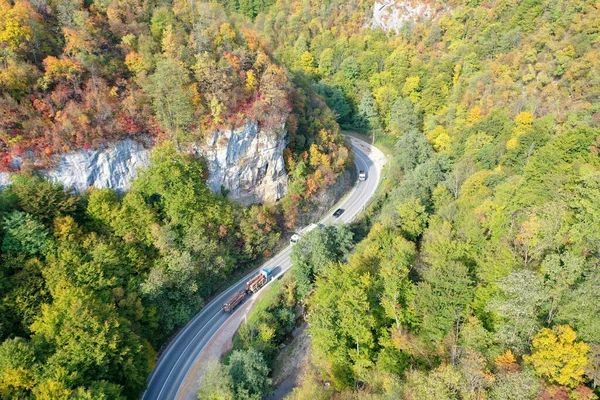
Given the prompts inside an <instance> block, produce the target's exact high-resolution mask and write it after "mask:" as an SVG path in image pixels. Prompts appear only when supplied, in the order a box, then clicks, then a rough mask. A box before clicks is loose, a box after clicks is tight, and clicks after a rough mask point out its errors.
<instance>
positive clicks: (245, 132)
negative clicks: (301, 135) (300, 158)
mask: <svg viewBox="0 0 600 400" xmlns="http://www.w3.org/2000/svg"><path fill="white" fill-rule="evenodd" d="M194 149H195V150H196V152H197V153H198V154H201V155H202V156H203V157H204V158H205V159H206V162H207V164H208V170H209V172H210V174H209V179H208V182H207V183H208V186H210V188H211V190H212V191H214V192H215V193H219V192H220V191H221V190H222V189H225V190H227V192H228V194H229V196H230V197H231V198H232V199H234V200H236V201H238V202H240V203H242V204H250V203H262V202H274V201H277V200H279V199H280V198H282V197H283V196H284V195H285V193H286V190H287V182H288V178H287V173H286V171H285V165H284V161H283V150H284V149H285V130H284V127H283V125H281V126H280V127H279V129H278V130H273V129H264V128H262V127H260V126H259V125H258V123H256V122H249V123H247V124H246V125H244V126H242V127H240V128H237V129H227V130H218V131H216V132H215V133H214V134H212V135H210V136H209V137H208V139H207V140H206V141H205V142H204V143H198V144H197V145H196V146H194Z"/></svg>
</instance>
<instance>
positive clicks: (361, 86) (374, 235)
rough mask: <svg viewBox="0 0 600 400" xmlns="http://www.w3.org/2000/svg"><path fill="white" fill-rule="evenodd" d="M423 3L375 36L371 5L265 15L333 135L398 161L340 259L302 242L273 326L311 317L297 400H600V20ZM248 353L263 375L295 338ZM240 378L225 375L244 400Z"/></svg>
mask: <svg viewBox="0 0 600 400" xmlns="http://www.w3.org/2000/svg"><path fill="white" fill-rule="evenodd" d="M399 3H402V2H399ZM415 3H419V2H415V1H413V2H411V4H413V5H415ZM427 3H428V4H430V5H431V6H432V7H433V8H435V9H436V10H437V11H436V13H435V15H434V16H432V17H431V18H427V17H426V16H423V17H422V18H421V19H419V20H415V21H414V22H412V23H411V22H407V23H405V24H404V25H403V26H402V27H399V29H398V32H397V33H396V32H395V31H390V32H384V31H382V30H373V29H370V28H369V24H370V13H371V11H372V6H373V4H372V3H371V2H368V1H360V2H351V1H347V2H346V1H326V2H311V1H301V2H293V3H292V2H285V1H278V2H276V3H275V4H274V5H273V6H271V7H270V8H269V9H268V10H267V11H266V12H264V13H259V14H258V15H257V16H256V17H255V26H256V27H257V29H258V30H260V31H261V32H262V34H263V38H264V39H265V40H267V41H269V42H270V43H271V45H272V46H273V48H274V55H275V57H276V58H277V59H280V60H282V61H283V62H284V63H285V65H286V66H287V67H288V68H289V69H290V70H292V71H294V72H295V73H296V74H297V75H299V76H303V77H304V79H306V80H309V81H310V82H311V84H312V86H313V88H314V89H315V91H317V92H318V93H319V94H320V95H321V96H323V98H324V99H325V101H326V102H327V104H328V105H329V107H331V109H332V110H334V111H335V115H336V119H337V121H338V123H340V124H341V125H342V126H343V127H345V128H347V129H353V130H360V131H363V132H365V133H368V134H375V136H376V138H377V139H378V140H379V143H380V144H381V145H384V146H385V147H387V148H388V149H391V152H392V163H391V165H390V167H389V171H388V175H387V180H386V181H385V183H384V195H383V196H382V197H381V198H380V200H379V201H378V203H377V204H376V205H375V206H373V207H372V208H371V209H370V210H368V212H367V213H366V215H365V217H364V220H363V225H362V227H358V228H357V229H356V232H357V233H360V232H362V229H363V228H365V227H366V228H368V230H369V233H368V235H367V236H366V238H364V239H363V240H362V241H361V242H360V243H358V244H357V245H356V247H355V248H354V251H353V252H352V254H350V255H348V256H347V258H346V259H345V260H344V259H343V258H344V257H342V259H341V260H340V255H339V254H338V255H336V254H332V253H331V250H332V248H329V249H327V248H326V249H323V246H321V245H316V244H315V243H329V244H330V246H334V247H335V246H340V245H341V243H339V242H335V241H327V240H326V239H325V236H321V237H320V238H317V239H315V238H310V237H309V238H306V239H305V240H303V241H301V242H300V243H299V244H298V245H297V246H298V247H297V248H296V249H295V250H294V252H300V253H303V252H304V253H306V254H309V255H308V256H307V255H306V254H305V255H304V256H302V257H297V258H296V259H295V269H296V272H295V278H294V280H295V282H291V283H288V285H287V286H286V288H282V289H281V291H280V297H279V300H277V302H276V303H275V304H274V306H273V308H272V309H271V313H272V317H269V316H268V315H267V316H266V317H264V318H265V320H266V321H268V320H269V318H278V315H280V314H278V313H279V311H278V309H279V308H278V307H282V304H283V306H284V307H289V305H288V306H286V301H288V300H287V299H289V297H287V294H288V293H292V294H293V295H294V296H296V299H298V300H299V301H300V302H301V303H303V304H304V305H305V306H306V307H307V309H306V313H305V317H306V319H307V321H308V324H309V332H310V334H311V339H312V351H311V362H312V364H313V365H314V368H309V369H308V372H307V373H306V374H305V376H304V377H303V379H302V382H301V384H300V386H299V387H298V388H296V389H295V390H294V393H293V394H291V396H290V398H292V399H306V398H312V399H328V398H339V399H346V398H347V399H368V398H372V399H380V398H381V399H388V398H390V399H397V398H403V399H483V398H491V399H592V398H597V395H598V394H599V393H600V392H599V389H598V388H597V384H598V382H599V377H600V319H599V318H598V316H599V315H600V308H599V304H600V298H599V297H598V293H600V292H599V289H600V286H599V285H600V263H599V260H600V258H599V257H600V253H599V248H598V245H599V243H600V242H599V239H600V231H599V230H598V226H599V225H598V224H599V222H600V220H599V218H600V159H599V152H600V129H599V124H600V113H599V111H600V110H599V100H600V75H599V72H598V71H600V69H599V67H600V47H599V46H600V25H599V24H598V21H599V20H600V9H599V7H598V4H597V3H596V2H593V1H570V0H564V1H563V0H561V1H543V0H527V1H510V0H509V1H488V2H479V1H450V2H443V3H442V2H439V3H437V2H431V1H428V2H427ZM359 228H360V229H359ZM311 235H325V233H319V232H315V233H313V234H311ZM297 254H299V253H297ZM307 260H309V261H308V262H307ZM255 327H257V329H261V325H260V324H255ZM263 328H264V327H263ZM244 329H245V328H244ZM244 329H242V330H241V331H240V335H242V336H243V330H244ZM259 332H263V331H260V330H259ZM251 337H252V336H251ZM255 337H256V338H257V339H256V343H247V344H246V347H248V350H247V351H248V352H252V351H254V350H259V351H262V352H263V357H262V358H263V359H264V360H266V370H267V371H268V367H269V366H270V365H271V364H270V360H272V353H270V350H269V349H271V347H269V346H270V345H269V343H275V344H278V343H280V342H281V340H282V339H281V338H279V337H278V336H276V335H275V336H272V337H271V336H268V335H267V336H261V334H257V336H255ZM265 338H266V339H265ZM261 340H262V342H261ZM265 341H266V342H267V343H266V344H265V343H263V342H265ZM265 349H266V350H265ZM238 357H239V355H238ZM247 357H248V358H252V357H254V355H252V354H251V355H248V356H247ZM246 365H247V368H248V369H250V368H251V367H250V366H249V365H250V364H246ZM255 365H256V364H255ZM236 368H238V369H235V368H233V367H229V369H228V368H227V367H223V368H222V370H221V371H220V374H221V375H220V379H221V381H222V382H225V384H223V385H222V386H221V390H222V392H221V393H224V392H227V391H226V390H225V389H223V388H226V389H227V388H228V389H227V390H230V393H232V396H233V397H235V398H238V397H239V396H241V394H240V393H245V392H244V390H247V388H248V387H252V386H249V385H251V383H248V382H247V381H244V380H243V379H240V375H239V374H237V373H238V372H239V366H236ZM227 372H229V376H230V378H227ZM255 372H256V371H255ZM216 376H219V375H218V374H217V373H213V375H212V376H211V378H212V379H213V380H215V379H216V378H215V377H216ZM223 376H225V378H224V377H223ZM247 376H251V375H247ZM252 376H255V375H252ZM228 379H229V380H228ZM228 382H229V383H228ZM268 383H269V382H260V385H258V386H257V387H259V388H260V390H268V389H265V388H268ZM252 390H254V392H252V391H251V392H250V394H251V396H249V397H250V398H255V397H252V396H256V395H257V394H258V392H257V389H256V387H252ZM206 396H207V394H206V392H202V391H201V393H200V398H208V397H206ZM242 397H243V396H242ZM224 398H227V397H224Z"/></svg>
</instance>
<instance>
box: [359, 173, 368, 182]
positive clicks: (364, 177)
mask: <svg viewBox="0 0 600 400" xmlns="http://www.w3.org/2000/svg"><path fill="white" fill-rule="evenodd" d="M358 180H359V181H366V180H367V172H366V171H360V172H359V173H358Z"/></svg>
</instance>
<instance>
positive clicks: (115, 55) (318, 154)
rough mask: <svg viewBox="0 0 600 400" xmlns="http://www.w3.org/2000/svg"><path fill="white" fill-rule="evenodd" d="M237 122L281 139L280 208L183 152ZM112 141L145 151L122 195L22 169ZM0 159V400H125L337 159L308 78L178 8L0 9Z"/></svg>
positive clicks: (244, 36)
mask: <svg viewBox="0 0 600 400" xmlns="http://www.w3.org/2000/svg"><path fill="white" fill-rule="evenodd" d="M247 121H251V122H257V123H258V125H260V126H261V127H265V126H277V127H278V129H279V130H280V131H281V134H280V135H281V137H280V138H279V140H281V141H284V140H285V141H286V143H287V148H286V150H285V154H284V155H285V161H286V168H287V170H288V171H291V174H290V175H291V177H290V183H289V188H288V193H289V196H286V197H284V198H283V199H281V200H280V201H279V202H278V203H277V204H264V205H255V206H251V207H248V208H242V207H241V206H239V205H237V204H234V203H232V202H230V201H228V200H227V198H226V196H222V195H215V194H213V193H212V192H211V191H210V190H209V189H208V187H207V186H206V184H205V182H206V178H207V176H208V171H207V168H206V166H205V164H204V162H203V161H202V160H201V159H200V158H197V157H194V156H191V155H188V154H187V152H186V149H187V148H188V147H187V145H188V144H190V143H193V142H195V141H199V140H202V139H204V138H206V136H207V135H209V134H214V131H215V130H216V129H226V128H235V127H239V126H241V125H243V124H245V123H246V122H247ZM284 124H285V131H284V129H283V128H282V127H283V126H284ZM125 137H133V138H134V139H137V138H140V139H143V142H144V143H148V142H151V143H152V145H153V146H155V147H154V149H153V151H152V156H151V162H152V164H151V166H150V167H149V168H147V169H145V170H143V171H140V172H139V176H138V178H137V179H136V180H135V181H134V182H133V184H132V189H131V190H130V191H129V192H128V193H126V194H124V195H123V196H118V195H117V194H116V193H115V192H114V191H112V190H110V189H106V190H90V191H89V192H87V193H84V194H82V195H80V196H74V195H71V194H69V193H66V192H65V191H63V190H62V188H61V187H58V186H54V185H52V184H50V183H49V182H47V181H44V180H43V179H41V178H39V177H37V175H36V174H35V170H36V169H39V168H47V167H51V166H52V165H53V163H54V162H55V161H56V158H55V157H54V155H55V154H59V153H62V152H66V151H71V150H75V149H80V148H86V149H87V148H95V147H97V146H102V145H105V144H106V143H108V142H111V141H118V140H120V139H122V138H125ZM148 138H150V139H151V140H148ZM0 153H1V156H0V157H1V166H0V169H2V170H7V169H8V170H14V169H15V168H17V167H19V165H18V164H20V173H16V174H15V175H13V184H12V185H11V186H10V187H8V188H6V189H4V190H3V191H2V192H1V193H0V220H1V224H0V226H1V228H0V315H1V316H2V318H1V319H0V343H1V344H0V398H2V399H5V398H6V399H15V398H40V399H66V398H69V399H71V398H81V399H84V398H85V399H111V400H112V399H120V398H138V397H139V395H140V393H141V392H142V391H143V389H144V388H145V386H146V379H147V377H148V374H149V373H150V371H151V369H152V367H153V365H154V362H155V359H156V354H157V351H158V350H159V349H160V348H161V346H162V345H163V344H164V343H165V341H167V339H168V338H169V337H170V336H171V335H172V334H173V333H174V332H175V331H176V330H177V329H178V328H179V327H181V326H182V325H184V324H185V323H186V322H187V321H189V320H190V318H191V317H192V316H193V315H194V314H195V313H196V312H198V311H199V310H200V309H201V308H202V306H203V305H204V304H205V303H206V300H207V299H208V298H209V297H210V296H212V295H213V294H215V292H216V291H217V290H218V289H219V288H220V287H221V286H223V285H225V284H226V283H227V282H228V281H229V280H230V279H232V276H234V275H235V274H238V273H241V272H242V271H244V270H245V269H247V268H249V267H251V266H252V265H254V264H255V263H256V262H258V261H260V260H261V259H263V258H264V257H268V256H269V255H270V254H271V252H272V251H273V249H274V248H275V247H276V246H277V244H278V243H279V241H280V239H281V236H282V234H283V233H286V230H290V229H292V228H293V227H294V226H295V224H296V223H297V221H298V218H299V217H300V216H301V215H302V213H303V212H304V211H306V210H310V208H311V201H312V200H311V198H312V196H313V195H314V194H316V193H319V192H322V191H323V190H324V189H325V188H326V187H327V186H329V185H331V184H332V183H333V182H335V180H336V179H337V177H338V176H339V175H340V174H341V173H342V172H343V171H344V169H345V168H346V166H347V165H349V164H350V163H351V161H352V160H351V157H350V156H349V154H348V150H347V148H346V147H345V144H344V139H343V137H342V135H341V133H340V129H339V126H338V125H337V123H336V122H335V120H334V118H333V113H332V112H331V111H329V110H328V109H327V107H326V105H325V104H324V103H323V101H322V100H320V98H319V97H318V96H317V95H316V93H315V92H314V90H313V89H312V87H311V85H310V83H309V82H306V81H303V80H302V79H298V80H297V81H296V77H293V76H291V75H290V74H289V72H288V71H287V70H286V69H285V67H284V66H282V65H280V64H279V63H278V62H275V61H274V60H273V58H272V57H271V56H270V54H269V51H268V50H267V48H266V47H265V46H264V44H263V41H262V40H261V39H260V37H259V35H258V33H256V32H254V31H253V28H252V27H251V26H250V25H249V24H248V23H247V22H246V21H244V20H242V19H239V18H237V17H235V16H227V15H226V13H225V11H224V9H223V7H222V6H221V5H218V4H212V3H210V4H209V3H201V2H189V1H141V0H140V1H135V0H134V1H85V2H84V1H72V0H64V1H63V0H56V1H55V0H49V1H28V0H16V1H9V0H0ZM21 162H22V164H21ZM16 172H19V171H16Z"/></svg>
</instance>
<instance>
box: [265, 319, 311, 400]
mask: <svg viewBox="0 0 600 400" xmlns="http://www.w3.org/2000/svg"><path fill="white" fill-rule="evenodd" d="M306 327H307V324H306V323H303V324H302V325H301V326H299V327H298V328H296V330H295V331H294V332H293V336H294V339H293V340H292V341H291V342H290V344H289V345H287V346H286V347H285V348H283V350H282V351H281V352H280V353H279V355H278V356H277V359H276V360H275V365H274V366H273V386H274V388H275V390H274V393H273V394H272V395H271V396H268V397H267V398H266V400H280V399H283V398H284V397H285V396H287V395H288V394H289V393H290V392H291V391H292V390H293V389H294V387H296V385H297V384H298V379H299V378H300V376H302V374H303V373H304V369H305V367H306V365H307V363H308V362H309V355H310V336H309V334H308V330H307V329H306Z"/></svg>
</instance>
